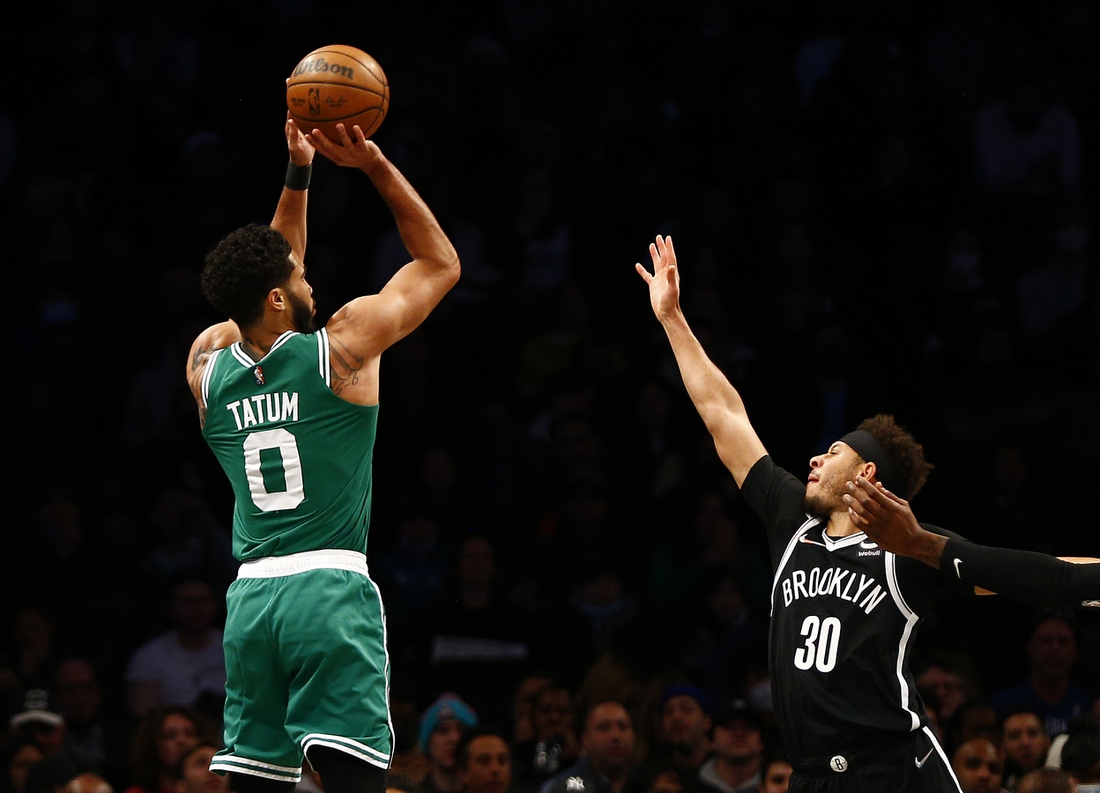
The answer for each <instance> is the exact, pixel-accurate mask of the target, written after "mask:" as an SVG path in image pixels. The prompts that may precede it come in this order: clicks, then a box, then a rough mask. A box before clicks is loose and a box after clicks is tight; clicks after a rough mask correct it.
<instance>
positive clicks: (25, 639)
mask: <svg viewBox="0 0 1100 793" xmlns="http://www.w3.org/2000/svg"><path fill="white" fill-rule="evenodd" d="M55 632H56V628H55V623H54V620H53V619H52V618H51V617H50V615H49V614H48V613H47V611H46V610H45V609H43V608H40V607H39V606H36V605H24V606H21V607H20V608H19V609H18V610H17V611H16V612H15V614H14V616H13V618H12V624H11V639H10V644H11V647H10V649H9V650H8V652H9V653H10V654H11V658H12V668H13V669H14V671H15V674H16V675H17V676H18V678H19V682H20V684H21V685H22V687H23V689H24V690H31V689H49V687H50V685H51V684H52V683H53V676H54V670H55V668H56V666H57V660H58V658H57V647H56V646H55V645H56V637H55V635H54V634H55Z"/></svg>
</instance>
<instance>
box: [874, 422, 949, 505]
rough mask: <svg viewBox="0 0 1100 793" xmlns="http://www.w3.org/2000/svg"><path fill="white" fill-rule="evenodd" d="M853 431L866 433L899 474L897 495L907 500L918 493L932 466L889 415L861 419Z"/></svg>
mask: <svg viewBox="0 0 1100 793" xmlns="http://www.w3.org/2000/svg"><path fill="white" fill-rule="evenodd" d="M856 429H860V430H863V431H864V432H869V433H870V434H871V435H872V436H873V437H874V439H875V440H876V441H878V443H879V445H880V446H881V447H882V448H883V449H884V450H885V451H886V453H887V454H888V455H890V459H891V461H892V462H893V463H894V465H895V466H896V467H897V472H898V474H900V475H901V480H902V483H903V487H902V488H901V491H902V492H901V496H902V497H903V498H905V499H906V500H908V499H911V498H913V496H915V495H916V494H917V493H919V492H920V489H921V488H922V487H924V483H925V482H927V481H928V474H930V473H931V472H932V469H933V468H934V467H935V466H933V465H932V463H930V462H928V461H927V460H925V459H924V447H923V446H921V445H920V444H919V443H917V440H916V438H914V437H913V436H912V435H911V434H910V433H909V431H908V430H907V429H905V428H904V427H902V426H901V425H899V424H898V423H897V422H896V421H895V420H894V417H893V416H889V415H886V414H884V413H879V414H878V415H877V416H872V417H871V418H869V419H864V420H863V421H861V422H860V424H859V426H858V427H857V428H856Z"/></svg>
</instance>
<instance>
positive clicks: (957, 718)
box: [943, 699, 1004, 754]
mask: <svg viewBox="0 0 1100 793" xmlns="http://www.w3.org/2000/svg"><path fill="white" fill-rule="evenodd" d="M943 738H944V741H945V744H946V745H945V747H944V748H945V749H946V750H947V752H948V753H949V754H950V753H953V752H954V751H955V749H956V748H957V747H959V746H961V745H962V744H963V743H965V742H966V741H969V740H970V739H971V738H988V739H989V740H991V741H993V743H995V744H998V745H1000V743H1001V720H1000V718H999V717H998V716H997V711H995V710H993V708H992V706H991V705H989V703H987V702H986V701H985V700H982V699H972V700H969V701H968V702H964V703H963V704H962V705H960V706H959V707H958V709H957V710H956V711H955V713H954V714H953V715H952V716H951V718H950V719H949V720H948V721H947V723H946V724H945V725H944V728H943ZM1001 748H1002V750H1003V749H1004V747H1003V746H1002V747H1001Z"/></svg>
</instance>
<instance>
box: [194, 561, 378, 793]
mask: <svg viewBox="0 0 1100 793" xmlns="http://www.w3.org/2000/svg"><path fill="white" fill-rule="evenodd" d="M226 605H227V609H228V610H227V614H226V622H225V642H224V643H225V667H226V669H225V671H226V700H225V749H223V750H222V751H220V752H218V754H217V755H215V757H214V759H213V760H212V761H211V763H210V770H211V771H216V772H218V773H226V772H230V771H231V772H233V773H242V774H251V775H253V776H259V777H264V778H266V779H276V780H280V781H288V782H297V781H298V780H300V779H301V776H302V756H303V754H304V753H306V752H308V751H309V749H310V748H311V747H313V746H325V747H328V748H331V749H337V750H339V751H342V752H346V753H347V754H350V755H352V756H354V757H357V758H359V759H360V760H363V761H365V762H368V763H371V764H372V765H375V766H379V767H381V768H388V767H389V764H390V754H391V752H392V747H393V728H392V726H391V723H390V713H389V673H390V668H389V657H388V656H387V654H386V621H385V614H384V612H383V609H382V601H381V598H380V597H379V594H378V588H377V587H376V586H375V585H374V582H373V581H371V579H370V577H369V576H368V575H367V563H366V557H365V556H364V555H363V554H361V553H355V552H353V551H308V552H306V553H298V554H292V555H289V556H279V557H269V558H266V559H257V560H255V561H250V562H246V563H244V564H243V565H241V572H240V574H239V575H238V577H237V580H236V581H234V582H233V583H232V585H230V587H229V592H228V594H227V595H226Z"/></svg>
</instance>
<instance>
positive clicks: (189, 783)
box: [177, 741, 229, 793]
mask: <svg viewBox="0 0 1100 793" xmlns="http://www.w3.org/2000/svg"><path fill="white" fill-rule="evenodd" d="M220 749H221V744H215V743H211V742H210V741H200V742H198V743H197V744H195V745H194V746H193V747H191V749H190V750H189V751H188V752H187V753H186V754H185V755H184V756H183V759H182V760H181V761H180V781H179V785H178V786H177V789H178V791H179V793H229V775H228V774H221V775H219V774H215V773H213V772H212V771H211V770H210V761H211V760H212V759H213V758H214V755H215V754H217V753H218V751H219V750H220Z"/></svg>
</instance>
